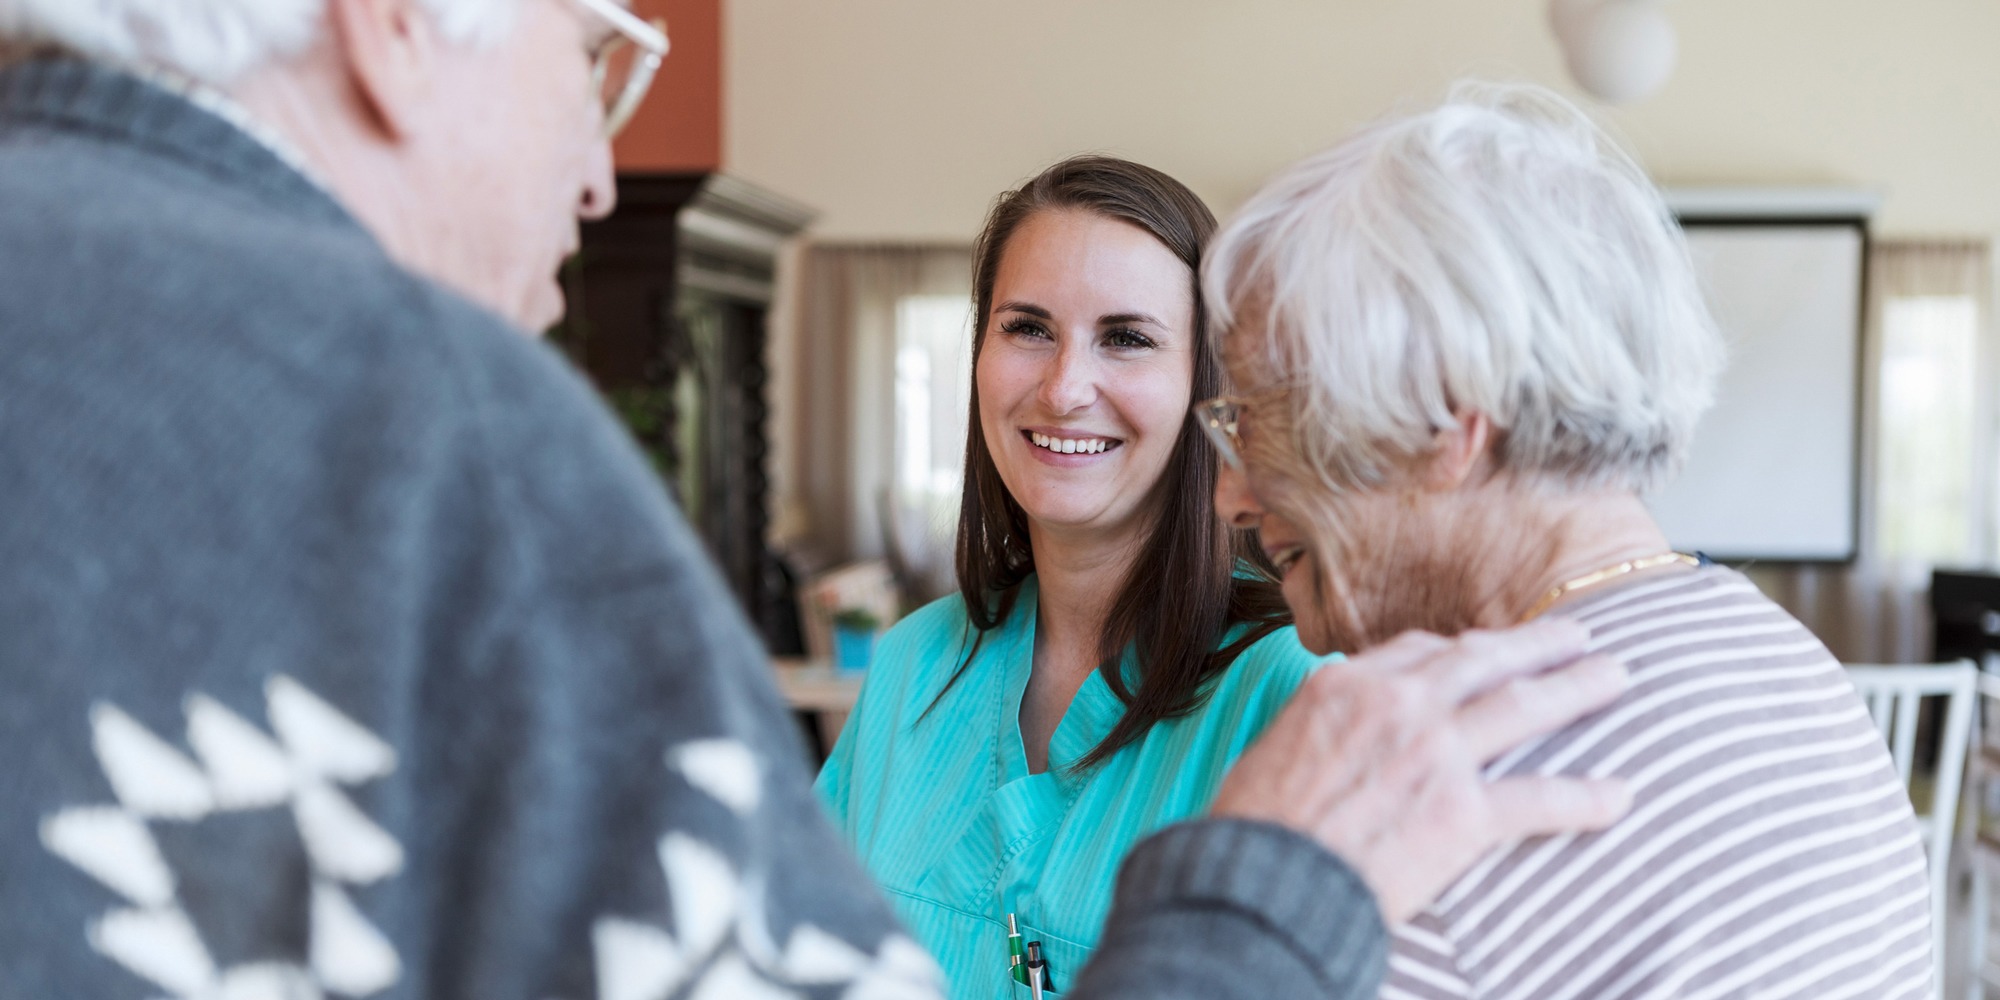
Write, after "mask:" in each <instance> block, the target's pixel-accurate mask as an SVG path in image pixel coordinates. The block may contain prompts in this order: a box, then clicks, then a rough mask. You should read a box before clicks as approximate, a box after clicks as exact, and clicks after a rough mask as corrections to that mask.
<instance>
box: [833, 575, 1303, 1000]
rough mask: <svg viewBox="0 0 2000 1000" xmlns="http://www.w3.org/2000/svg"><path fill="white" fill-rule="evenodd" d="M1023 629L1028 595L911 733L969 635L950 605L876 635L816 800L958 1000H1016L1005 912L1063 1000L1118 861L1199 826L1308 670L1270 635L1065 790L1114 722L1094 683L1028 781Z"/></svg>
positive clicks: (1295, 647) (1292, 645)
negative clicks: (1070, 765) (1151, 841)
mask: <svg viewBox="0 0 2000 1000" xmlns="http://www.w3.org/2000/svg"><path fill="white" fill-rule="evenodd" d="M1035 612H1036V589H1035V583H1034V580H1033V579H1032V578H1030V579H1029V580H1028V581H1027V582H1026V583H1024V584H1023V585H1022V589H1021V596H1020V598H1019V600H1017V601H1016V602H1015V605H1014V611H1013V613H1012V615H1011V616H1010V617H1009V618H1008V620H1007V621H1006V622H1004V623H1002V624H1001V625H1000V627H998V628H996V629H994V630H993V631H992V632H990V633H988V634H987V636H986V639H985V641H984V643H982V644H981V645H980V647H979V653H978V656H977V657H976V658H975V660H974V662H973V663H972V666H971V668H970V669H968V670H967V671H966V673H965V676H963V677H961V678H960V679H959V682H958V683H957V684H956V685H954V686H953V687H952V689H951V690H950V691H949V692H948V693H946V694H945V696H944V698H943V700H942V701H940V702H939V703H938V705H937V708H936V709H935V710H933V711H932V712H931V713H930V715H929V716H928V717H926V718H925V719H923V721H921V722H919V721H918V719H917V717H918V716H919V715H922V714H923V712H924V710H925V709H926V708H927V707H929V706H930V704H931V702H932V700H933V699H934V698H936V697H937V694H938V692H939V691H941V690H943V688H944V686H945V681H946V680H947V679H948V678H949V677H950V676H951V674H952V672H953V670H954V669H955V668H956V667H957V666H958V664H959V662H960V660H961V659H962V658H963V657H964V650H965V647H966V645H967V644H969V643H970V642H971V639H972V637H973V636H974V634H975V633H974V632H973V631H972V629H971V627H970V623H969V622H968V620H967V618H966V615H965V605H964V603H963V601H962V600H961V599H960V598H958V597H948V598H945V599H943V600H939V601H936V602H934V603H932V604H930V605H928V606H926V607H924V608H923V609H922V610H920V611H918V612H917V613H915V614H913V615H911V616H910V617H908V618H906V619H904V620H903V621H901V622H899V623H898V624H897V625H896V626H895V627H894V628H891V629H890V630H889V631H888V632H887V633H886V634H884V635H883V636H882V638H881V640H880V643H879V644H878V646H877V648H876V653H875V657H874V662H873V664H872V665H871V666H870V667H869V671H868V679H867V681H866V683H864V684H863V685H862V689H861V697H860V700H859V702H858V703H857V704H856V705H855V708H854V712H853V714H852V715H850V716H849V717H848V720H847V726H846V728H845V729H844V730H843V731H842V732H841V735H840V741H839V742H838V743H836V744H835V745H834V748H833V754H832V756H831V757H830V758H829V759H828V760H827V762H826V767H825V769H824V770H822V771H821V772H820V775H819V782H818V785H817V790H818V792H819V795H820V798H821V800H822V801H823V802H824V803H825V805H826V807H827V809H828V811H829V812H830V813H831V815H832V817H833V820H834V822H835V824H836V825H838V826H839V827H840V828H841V829H842V831H843V832H844V833H845V834H846V836H847V838H848V841H849V842H850V843H851V844H853V846H854V849H855V851H856V852H857V853H858V854H859V855H860V857H861V859H862V862H863V863H864V864H866V865H867V866H868V869H869V871H870V872H872V873H873V874H874V876H875V879H876V881H878V882H879V883H881V885H882V887H883V889H884V890H886V891H887V892H888V894H889V896H890V898H891V899H892V900H893V901H894V902H895V904H896V907H897V910H898V911H899V913H900V914H901V916H902V918H903V920H904V922H905V923H906V924H907V925H908V926H909V928H910V931H911V932H912V933H913V934H914V935H915V936H916V938H917V940H918V941H919V942H921V943H922V944H923V945H924V946H925V947H926V948H928V949H930V952H931V954H933V955H935V956H937V959H938V962H939V963H940V964H941V965H942V966H943V967H944V972H945V976H946V981H947V982H948V983H949V985H950V988H951V995H952V996H953V997H955V998H960V1000H972V998H994V1000H1000V998H1011V997H1015V996H1021V997H1026V996H1027V995H1028V990H1027V988H1026V987H1022V986H1018V985H1016V984H1015V983H1014V981H1013V980H1012V978H1011V977H1010V976H1009V973H1008V942H1007V915H1008V914H1009V913H1012V914H1015V915H1016V918H1017V920H1018V922H1019V926H1020V929H1021V936H1022V942H1023V944H1025V943H1026V942H1028V941H1040V942H1042V946H1043V954H1044V955H1045V956H1046V957H1047V959H1048V962H1049V966H1050V972H1051V974H1052V976H1053V978H1054V981H1055V985H1056V986H1057V987H1058V988H1059V989H1058V991H1056V992H1055V993H1054V994H1053V995H1060V990H1064V989H1068V984H1069V981H1070V979H1071V977H1073V976H1074V975H1075V974H1076V972H1077V971H1078V970H1079V969H1081V968H1082V967H1083V964H1084V961H1085V959H1087V958H1088V957H1089V955H1090V950H1091V949H1092V948H1093V947H1095V946H1096V943H1097V937H1098V933H1099V931H1100V930H1101V929H1102V928H1103V926H1104V918H1105V916H1106V914H1107V913H1108V912H1109V911H1110V908H1111V898H1112V886H1113V883H1114V882H1115V881H1116V879H1117V875H1118V867H1119V864H1120V863H1121V862H1122V861H1123V859H1124V857H1125V854H1126V852H1127V851H1129V850H1131V848H1132V847H1133V846H1134V845H1135V844H1137V843H1138V842H1139V841H1140V840H1141V839H1144V838H1145V836H1146V835H1147V834H1149V833H1151V832H1153V831H1155V830H1157V829H1159V828H1161V827H1163V826H1167V825H1169V824H1171V823H1173V822H1175V821H1177V820H1181V819H1185V818H1188V817H1190V816H1194V815H1197V814H1199V813H1201V812H1203V811H1204V810H1206V809H1207V807H1208V805H1209V803H1210V802H1211V801H1213V800H1214V798H1215V793H1216V791H1217V790H1218V789H1219V787H1220V786H1221V782H1222V777H1223V775H1224V773H1226V772H1227V771H1228V769H1229V766H1230V764H1231V763H1232V762H1234V761H1235V760H1236V758H1237V756H1238V755H1239V754H1241V753H1242V752H1243V751H1244V749H1246V748H1247V747H1248V746H1249V745H1250V743H1251V742H1252V741H1254V740H1255V739H1256V737H1257V734H1258V733H1259V732H1261V731H1262V730H1263V729H1264V727H1265V726H1266V725H1267V724H1269V723H1270V721H1271V720H1272V718H1274V717H1275V716H1276V715H1277V713H1278V711H1279V710H1280V709H1282V708H1283V707H1284V705H1285V703H1286V702H1287V701H1288V700H1289V699H1290V698H1291V695H1292V692H1293V691H1294V690H1296V689H1297V688H1298V686H1299V684H1300V683H1302V682H1303V681H1304V680H1305V679H1306V677H1307V676H1309V675H1310V674H1311V673H1312V671H1313V670H1314V669H1315V667H1317V666H1318V664H1319V663H1320V662H1321V661H1320V658H1318V657H1316V656H1314V655H1313V654H1311V653H1309V652H1307V651H1306V649H1305V648H1304V647H1302V646H1300V645H1299V642H1298V639H1297V636H1296V634H1295V631H1294V630H1293V629H1292V628H1289V627H1287V628H1284V629H1280V630H1278V631H1277V632H1274V633H1273V634H1271V635H1269V636H1266V637H1265V638H1263V639H1262V640H1260V641H1258V642H1257V643H1256V644H1255V645H1253V646H1251V647H1250V648H1249V649H1247V650H1245V651H1244V652H1243V653H1242V655H1240V656H1239V657H1237V659H1236V660H1235V662H1234V663H1232V664H1231V665H1230V667H1229V669H1228V670H1227V671H1225V672H1224V673H1223V674H1222V675H1221V676H1220V677H1218V678H1216V679H1215V680H1214V681H1212V682H1211V685H1212V688H1211V693H1210V695H1209V697H1208V698H1207V699H1206V700H1205V701H1203V702H1202V704H1201V706H1200V707H1199V708H1197V709H1196V710H1195V711H1194V712H1193V713H1191V714H1189V715H1187V716H1184V717H1182V718H1178V719H1169V720H1166V721H1164V722H1160V723H1158V724H1156V725H1154V726H1153V727H1152V728H1151V729H1150V730H1148V731H1147V733H1146V734H1145V735H1144V736H1143V737H1141V738H1140V739H1139V740H1138V741H1137V742H1135V743H1132V744H1129V745H1127V746H1126V747H1124V748H1123V749H1121V750H1119V751H1118V752H1117V753H1116V754H1114V755H1113V756H1112V757H1111V758H1110V759H1109V760H1107V761H1105V762H1104V763H1103V764H1101V765H1099V766H1098V767H1096V768H1093V769H1092V770H1090V771H1088V772H1086V773H1083V774H1081V775H1078V774H1072V773H1071V772H1069V771H1067V770H1065V769H1063V768H1062V767H1061V766H1060V765H1059V764H1058V763H1057V762H1067V761H1074V760H1076V759H1078V758H1080V757H1082V756H1083V755H1084V754H1085V753H1086V752H1088V751H1089V750H1090V748H1091V747H1093V746H1096V745H1097V743H1098V741H1100V740H1102V739H1103V738H1104V736H1105V734H1107V733H1109V732H1110V731H1111V727H1112V726H1113V725H1115V724H1116V723H1117V722H1118V719H1119V717H1120V716H1121V715H1122V714H1123V713H1124V705H1123V704H1122V703H1120V702H1119V700H1118V697H1117V696H1116V695H1114V694H1113V693H1112V692H1111V689H1110V687H1109V686H1108V685H1106V683H1105V682H1104V678H1103V676H1102V675H1101V674H1097V673H1093V674H1092V675H1091V676H1090V677H1089V678H1088V679H1087V680H1086V681H1085V682H1084V684H1083V687H1082V688H1081V689H1079V690H1078V691H1077V693H1076V699H1075V700H1074V701H1073V702H1071V703H1070V706H1069V710H1068V711H1067V712H1066V713H1065V714H1064V715H1063V718H1062V722H1061V723H1060V724H1059V725H1058V726H1057V727H1056V731H1055V735H1054V736H1053V738H1052V739H1051V740H1050V743H1049V761H1050V768H1049V770H1048V771H1045V772H1044V773H1041V774H1029V773H1028V763H1027V757H1026V755H1025V754H1024V753H1023V751H1022V749H1021V727H1020V718H1021V695H1022V693H1023V692H1024V691H1025V690H1026V689H1027V686H1028V674H1029V671H1030V670H1031V668H1032V665H1033V657H1034V646H1035V643H1034V636H1035ZM1239 633H1240V630H1239ZM1230 638H1234V636H1231V637H1230Z"/></svg>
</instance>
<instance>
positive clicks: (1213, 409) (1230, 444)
mask: <svg viewBox="0 0 2000 1000" xmlns="http://www.w3.org/2000/svg"><path fill="white" fill-rule="evenodd" d="M1247 402H1248V400H1247V399H1246V398H1244V397H1242V396H1217V397H1215V398H1214V399H1205V400H1202V401H1201V402H1199V403H1196V404H1194V422H1195V425H1196V426H1198V427H1200V428H1201V430H1202V433H1204V434H1207V435H1208V440H1209V443H1210V444H1213V445H1215V453H1216V454H1217V455H1220V456H1222V460H1223V462H1225V463H1227V464H1228V465H1229V467H1230V468H1232V469H1235V470H1236V471H1238V472H1241V471H1243V438H1242V434H1241V431H1240V429H1239V427H1240V422H1241V421H1242V419H1243V405H1244V404H1245V403H1247Z"/></svg>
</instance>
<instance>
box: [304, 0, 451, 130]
mask: <svg viewBox="0 0 2000 1000" xmlns="http://www.w3.org/2000/svg"><path fill="white" fill-rule="evenodd" d="M327 16H328V19H329V20H330V21H331V22H332V24H333V31H334V35H335V37H336V39H337V41H338V43H339V50H340V59H341V63H342V68H343V69H344V70H345V71H346V73H347V78H348V80H349V82H350V83H351V85H352V86H353V87H354V93H355V95H356V97H358V98H359V99H360V101H361V105H362V107H363V109H364V110H366V111H367V113H368V115H369V117H370V119H371V120H373V121H374V122H375V124H376V126H377V127H378V128H380V129H381V130H382V131H383V133H384V134H385V135H386V136H387V137H388V138H389V139H391V140H402V139H407V138H409V137H410V136H411V135H412V134H413V133H415V132H416V131H418V129H419V127H420V125H421V123H422V120H423V116H424V114H425V112H426V111H427V109H429V108H430V107H432V102H431V97H432V92H433V90H434V89H435V86H436V80H435V74H436V72H437V46H436V42H437V39H436V37H435V36H434V35H433V33H432V30H431V23H430V20H429V19H428V18H426V17H424V16H423V14H422V13H421V12H420V11H418V10H417V9H416V7H415V5H414V4H412V3H411V2H410V0H327Z"/></svg>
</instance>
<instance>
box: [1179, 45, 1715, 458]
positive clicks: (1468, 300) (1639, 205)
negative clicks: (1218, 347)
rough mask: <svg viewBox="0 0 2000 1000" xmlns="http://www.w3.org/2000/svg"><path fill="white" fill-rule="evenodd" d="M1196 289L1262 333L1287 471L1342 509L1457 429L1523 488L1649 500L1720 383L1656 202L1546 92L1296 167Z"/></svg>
mask: <svg viewBox="0 0 2000 1000" xmlns="http://www.w3.org/2000/svg"><path fill="white" fill-rule="evenodd" d="M1203 272H1204V282H1205V284H1204V291H1205V297H1206V298H1207V301H1208V302H1209V304H1210V308H1211V310H1212V315H1213V319H1214V321H1215V322H1216V323H1217V324H1218V327H1219V328H1220V329H1222V330H1227V329H1229V328H1230V327H1231V326H1241V325H1259V324H1262V325H1264V326H1265V329H1266V335H1265V336H1264V337H1262V338H1261V347H1260V348H1251V349H1249V350H1248V351H1246V350H1245V348H1248V347H1250V345H1246V344H1242V343H1237V344H1234V345H1231V346H1230V353H1231V357H1232V359H1233V360H1235V361H1237V362H1238V364H1239V365H1248V366H1250V370H1251V371H1254V372H1255V373H1256V375H1257V376H1258V378H1257V380H1258V381H1276V382H1280V383H1283V384H1285V385H1287V386H1289V387H1290V388H1291V390H1292V391H1290V392H1289V393H1288V394H1287V396H1288V399H1289V405H1288V406H1286V407H1285V408H1284V410H1285V412H1284V420H1283V423H1284V424H1285V425H1287V427H1288V431H1287V434H1288V436H1289V437H1291V438H1292V443H1293V444H1294V445H1296V449H1288V450H1292V451H1294V453H1295V455H1296V457H1297V458H1298V459H1299V460H1302V461H1303V462H1305V463H1306V465H1307V466H1308V468H1307V469H1300V470H1291V471H1293V472H1308V473H1311V474H1312V476H1313V478H1315V479H1317V480H1319V481H1320V482H1321V483H1323V484H1325V485H1326V486H1327V487H1329V488H1333V489H1336V490H1342V489H1353V488H1357V487H1368V486H1374V485H1380V484H1382V483H1383V482H1385V481H1386V479H1387V478H1388V476H1389V475H1390V474H1391V473H1392V472H1393V471H1394V470H1396V469H1397V468H1399V467H1401V466H1402V464H1403V463H1405V462H1407V461H1409V460H1411V459H1413V458H1417V457H1420V456H1423V455H1425V454H1427V453H1428V451H1429V449H1430V446H1431V444H1432V441H1433V439H1434V436H1435V433H1436V430H1437V429H1438V428H1441V427H1445V426H1448V425H1450V424H1451V423H1452V421H1453V420H1454V411H1455V410H1456V411H1461V412H1462V411H1466V410H1475V411H1478V412H1481V413H1484V414H1486V415H1487V417H1488V418H1489V419H1490V420H1491V421H1492V422H1493V424H1494V425H1495V427H1496V428H1497V429H1498V430H1500V431H1501V432H1502V433H1501V434H1500V435H1499V438H1500V443H1499V450H1498V455H1499V458H1500V463H1501V466H1502V468H1503V469H1505V470H1506V471H1508V472H1510V473H1513V474H1515V475H1517V476H1519V477H1521V478H1522V479H1524V480H1528V481H1542V482H1550V483H1553V484H1560V485H1563V486H1568V487H1578V488H1592V487H1612V488H1627V489H1632V490H1637V491H1641V492H1644V491H1648V490H1651V489H1656V488H1658V487H1660V486H1662V485H1664V484H1665V483H1666V481H1667V480H1669V479H1671V478H1672V476H1673V474H1674V473H1675V472H1677V471H1678V469H1679V467H1680V465H1681V463H1682V461H1683V460H1684V458H1685V455H1686V452H1687V448H1688V442H1689V439H1690V437H1692V436H1693V433H1694V427H1695V422H1696V421H1697V420H1698V419H1699V418H1700V416H1701V414H1702V413H1703V411H1705V410H1706V409H1707V408H1708V406H1709V405H1710V403H1711V402H1712V401H1713V399H1714V387H1715V381H1716V378H1717V376H1718V374H1719V373H1720V371H1721V368H1722V364H1723V357H1724V348H1723V343H1722V338H1721V335H1720V334H1719V333H1718V332H1717V330H1716V327H1715V323H1714V320H1713V319H1712V318H1711V317H1710V315H1709V312H1708V308H1707V306H1706V304H1705V303H1704V302H1703V299H1702V295H1701V290H1700V287H1699V285H1698V283H1697V281H1696V278H1695V273H1694V269H1693V265H1692V264H1691V262H1690V260H1689V257H1688V252H1687V246H1686V243H1685V241H1684V240H1683V238H1682V236H1681V232H1680V229H1679V227H1678V225H1677V224H1676V223H1675V221H1674V219H1673V217H1672V215H1671V213H1670V212H1669V211H1668V210H1667V208H1666V205H1665V204H1664V202H1663V201H1662V199H1661V197H1660V195H1659V192H1658V191H1657V190H1656V189H1655V188H1654V186H1653V185H1652V183H1651V182H1650V181H1648V180H1647V178H1646V176H1645V174H1644V172H1643V171H1642V170H1641V169H1640V168H1639V166H1638V164H1637V163H1635V162H1634V161H1633V159H1632V158H1631V157H1630V156H1628V155H1626V154H1625V153H1624V152H1623V151H1621V150H1620V149H1619V148H1618V147H1617V146H1616V144H1614V143H1613V142H1612V141H1611V140H1610V138H1609V137H1608V136H1606V135H1605V134H1604V132H1603V131H1602V130H1600V129H1599V128H1598V127H1597V126H1596V125H1595V124H1593V123H1592V122H1591V120H1590V119H1589V118H1588V117H1586V116H1585V115H1584V114H1583V113H1582V112H1581V111H1579V110H1577V109H1576V108H1575V107H1574V106H1573V105H1571V104H1569V103H1568V102H1566V101H1564V100H1563V99H1562V98H1560V97H1558V96H1556V95H1555V94H1553V93H1550V92H1549V91H1546V90H1543V89H1541V88H1538V87H1529V86H1497V85H1485V84H1461V85H1460V86H1459V87H1458V88H1456V89H1455V90H1454V91H1453V92H1452V94H1451V96H1450V98H1449V99H1448V100H1446V101H1445V103H1444V104H1442V105H1440V106H1438V107H1436V108H1434V109H1431V110H1429V111H1426V112H1423V113H1420V114H1414V115H1406V116H1401V117H1396V118H1392V119H1389V120H1385V121H1382V122H1379V123H1377V124H1375V125H1372V126H1370V127H1368V128H1365V129H1363V130H1362V131H1361V132H1359V133H1357V134H1356V135H1354V136H1353V137H1351V138H1349V139H1347V140H1346V141H1345V142H1342V143H1341V144H1340V145H1338V146H1335V147H1334V148H1332V149H1330V150H1327V151H1325V152H1323V153H1320V154H1318V155H1315V156H1313V157H1311V158H1309V159H1306V160H1304V161H1302V162H1300V163H1298V164H1296V165H1294V166H1292V167H1291V168H1289V169H1287V170H1286V171H1284V172H1283V173H1281V174H1279V175H1278V176H1277V177H1276V178H1274V179H1273V180H1271V181H1270V182H1269V183H1268V184H1266V185H1265V186H1264V188H1263V189H1262V190H1261V191H1259V192H1258V193H1257V194H1256V195H1255V196H1253V197H1252V198H1251V199H1250V201H1249V202H1248V203H1247V204H1245V205H1244V206H1243V207H1242V208H1241V209H1240V210H1239V211H1238V212H1237V213H1236V214H1235V216H1234V217H1233V218H1231V220H1230V221H1229V223H1228V224H1227V225H1226V226H1225V227H1224V228H1223V230H1222V231H1221V232H1220V233H1219V234H1217V236H1216V239H1215V241H1214V243H1213V244H1212V245H1211V248H1210V251H1209V254H1208V258H1207V260H1206V261H1205V263H1204V266H1203ZM1231 339H1237V338H1231ZM1254 410H1255V404H1254V403H1253V412H1254ZM1256 419H1257V418H1256V417H1255V416H1253V417H1252V420H1253V424H1252V426H1253V427H1254V426H1257V424H1255V422H1254V421H1255V420H1256ZM1258 451H1259V452H1260V453H1267V454H1268V452H1266V451H1265V449H1262V448H1259V449H1258Z"/></svg>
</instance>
